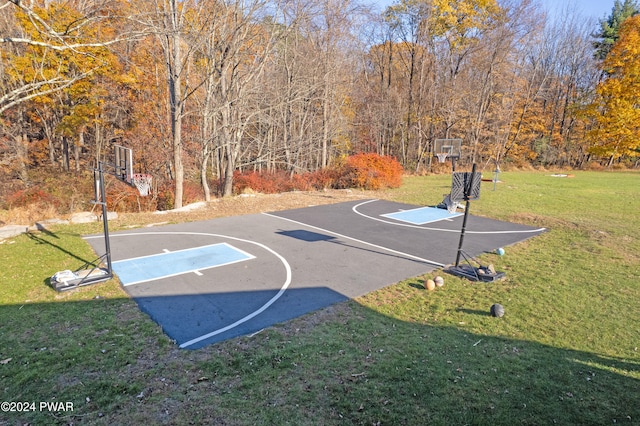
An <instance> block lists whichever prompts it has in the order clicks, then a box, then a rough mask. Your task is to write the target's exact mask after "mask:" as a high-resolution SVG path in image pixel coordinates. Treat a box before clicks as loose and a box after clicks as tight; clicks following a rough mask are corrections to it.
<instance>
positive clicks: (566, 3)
mask: <svg viewBox="0 0 640 426" xmlns="http://www.w3.org/2000/svg"><path fill="white" fill-rule="evenodd" d="M539 1H540V3H541V4H542V6H543V7H545V8H546V9H547V10H548V11H549V13H550V14H551V15H554V14H556V13H558V12H560V13H561V12H562V11H564V10H566V9H567V7H568V8H569V9H571V10H573V9H575V10H577V11H579V12H580V13H581V14H582V15H584V16H585V17H586V18H594V19H602V18H606V17H608V16H609V14H611V10H612V9H613V3H614V0H539Z"/></svg>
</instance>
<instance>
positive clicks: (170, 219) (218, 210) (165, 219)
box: [117, 189, 378, 227]
mask: <svg viewBox="0 0 640 426" xmlns="http://www.w3.org/2000/svg"><path fill="white" fill-rule="evenodd" d="M377 195H378V194H377V193H376V192H373V191H359V190H350V189H346V190H325V191H314V192H299V191H295V192H285V193H280V194H243V195H238V196H235V197H228V198H216V199H214V200H212V201H211V202H209V203H204V205H203V206H202V207H199V208H196V209H184V210H183V211H166V212H154V213H149V212H143V213H126V214H120V216H119V219H118V220H117V224H118V225H121V226H124V227H127V226H130V227H135V226H148V225H159V224H166V223H179V222H195V221H200V220H207V219H213V218H217V217H226V216H239V215H245V214H256V213H262V212H273V211H281V210H288V209H296V208H303V207H311V206H319V205H325V204H335V203H340V202H344V201H352V200H358V199H370V198H378V197H377Z"/></svg>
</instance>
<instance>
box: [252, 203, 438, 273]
mask: <svg viewBox="0 0 640 426" xmlns="http://www.w3.org/2000/svg"><path fill="white" fill-rule="evenodd" d="M262 214H263V215H265V216H270V217H275V218H277V219H281V220H286V221H288V222H292V223H296V224H298V225H302V226H306V227H308V228H312V229H316V230H318V231H322V232H326V233H328V234H333V235H336V236H338V237H340V238H346V239H347V240H351V241H355V242H357V243H360V244H364V245H367V246H371V247H375V248H378V249H381V250H385V251H388V252H391V253H394V254H399V255H401V256H405V257H408V258H411V259H415V260H419V261H421V262H424V263H429V264H431V265H435V266H439V267H443V266H446V265H445V264H443V263H439V262H436V261H434V260H428V259H423V258H421V257H418V256H414V255H412V254H409V253H403V252H401V251H398V250H393V249H390V248H388V247H383V246H379V245H377V244H373V243H368V242H366V241H362V240H359V239H357V238H352V237H348V236H346V235H342V234H339V233H337V232H333V231H329V230H328V229H323V228H320V227H317V226H313V225H309V224H306V223H303V222H298V221H297V220H293V219H288V218H286V217H281V216H275V215H272V214H270V213H262Z"/></svg>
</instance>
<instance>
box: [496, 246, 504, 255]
mask: <svg viewBox="0 0 640 426" xmlns="http://www.w3.org/2000/svg"><path fill="white" fill-rule="evenodd" d="M496 253H497V254H498V256H504V249H503V248H502V247H500V248H498V249H496Z"/></svg>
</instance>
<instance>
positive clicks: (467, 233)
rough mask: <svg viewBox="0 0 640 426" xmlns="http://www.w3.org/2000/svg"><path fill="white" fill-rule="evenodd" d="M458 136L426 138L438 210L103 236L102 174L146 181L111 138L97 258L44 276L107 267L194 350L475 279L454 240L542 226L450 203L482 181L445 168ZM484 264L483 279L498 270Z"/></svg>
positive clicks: (338, 207) (345, 213) (477, 245)
mask: <svg viewBox="0 0 640 426" xmlns="http://www.w3.org/2000/svg"><path fill="white" fill-rule="evenodd" d="M461 144H462V141H461V140H460V139H438V140H436V141H435V143H434V156H436V157H437V158H438V160H439V161H440V162H444V161H445V160H446V159H447V158H448V159H450V160H451V162H452V171H453V172H454V173H453V175H452V188H451V194H449V195H448V196H447V198H445V201H443V203H445V204H446V209H443V208H433V207H424V206H413V205H408V204H401V203H395V202H391V201H382V200H374V199H372V200H358V201H352V202H346V203H339V204H333V205H324V206H316V207H307V208H301V209H295V210H287V211H279V212H271V213H262V214H255V215H247V216H236V217H228V218H222V219H215V220H210V221H204V222H196V223H184V224H178V225H168V226H158V227H153V228H144V229H137V230H132V231H127V232H117V233H113V234H110V233H109V225H108V221H107V205H106V196H105V189H104V175H105V173H109V174H112V175H114V176H116V177H117V178H118V179H119V180H121V181H122V182H125V183H127V184H129V185H131V186H135V187H137V188H138V190H139V192H140V195H141V196H145V195H148V194H149V193H150V192H151V190H152V185H151V184H152V182H153V180H152V176H151V175H149V174H145V173H134V165H133V152H132V151H131V149H129V148H126V147H124V146H120V145H114V146H113V153H112V154H111V156H110V159H107V160H108V161H105V162H99V163H98V165H97V168H96V169H95V170H94V180H95V199H94V200H93V202H94V203H95V204H97V205H100V206H101V208H102V216H103V224H104V233H103V234H102V235H96V236H88V237H86V239H87V240H88V241H89V243H90V244H91V245H92V246H93V248H94V249H95V251H96V253H98V254H99V256H100V257H98V259H96V260H95V261H93V262H88V263H87V264H85V265H84V266H83V267H81V268H80V269H78V270H76V271H69V270H66V271H60V272H58V273H56V274H55V275H54V276H53V277H52V278H51V285H52V287H53V288H55V289H56V290H58V291H65V290H69V289H73V288H77V287H80V286H83V285H90V284H94V283H98V282H102V281H105V280H108V279H110V278H111V277H113V276H114V275H116V276H117V277H118V278H119V279H120V282H121V283H122V286H123V287H124V289H125V290H126V291H127V293H128V294H129V295H130V296H131V297H132V298H133V299H134V300H135V301H136V303H137V304H138V306H139V307H140V308H141V309H142V310H143V311H144V312H146V313H147V314H149V316H150V317H151V318H152V319H153V320H154V321H156V322H157V323H158V324H159V325H160V326H161V327H162V329H163V330H164V332H165V333H166V334H167V335H168V336H169V337H170V338H172V339H173V340H175V342H176V344H177V345H179V346H180V347H181V348H188V349H197V348H201V347H203V346H206V345H209V344H212V343H215V342H218V341H221V340H225V339H230V338H233V337H237V336H242V335H250V334H252V333H256V332H259V331H260V330H262V329H264V328H266V327H269V326H272V325H274V324H276V323H281V322H283V321H287V320H290V319H293V318H296V317H298V316H301V315H304V314H306V313H308V312H311V311H314V310H317V309H320V308H323V307H326V306H329V305H331V304H334V303H336V302H340V301H343V300H347V299H350V298H355V297H358V296H361V295H364V294H367V293H369V292H371V291H374V290H378V289H380V288H382V287H385V286H388V285H390V284H394V283H397V282H399V281H402V280H405V279H407V278H411V277H415V276H418V275H422V274H425V273H428V272H430V271H432V270H434V269H437V268H443V267H445V266H447V267H448V269H447V270H448V271H450V272H451V273H454V274H456V275H460V274H461V275H462V276H467V277H469V278H470V279H471V278H474V277H473V276H471V275H475V278H479V276H478V275H477V273H476V271H479V270H480V269H479V268H471V269H464V268H458V263H459V262H458V261H459V257H460V255H461V253H463V252H462V250H461V247H462V242H463V240H464V253H466V254H465V260H468V258H469V257H473V256H477V255H479V254H481V253H484V252H489V251H494V250H495V249H496V248H498V247H504V246H508V245H511V244H514V243H517V242H519V241H523V240H525V239H528V238H531V237H533V236H535V235H538V234H540V233H541V232H544V229H535V228H532V227H528V226H523V225H517V224H513V223H508V222H500V221H496V220H491V219H486V218H481V217H475V216H471V215H469V214H467V213H468V211H469V210H468V209H465V214H464V215H463V214H462V213H459V212H458V210H457V209H458V207H459V202H460V201H466V202H467V206H468V205H469V201H470V200H474V199H477V198H478V197H479V192H480V181H481V179H480V178H481V176H480V173H476V172H475V165H474V166H473V170H472V172H471V173H468V172H466V173H456V172H455V161H456V159H459V158H460V153H461ZM463 237H464V238H463ZM454 259H455V262H454ZM452 264H453V267H452V266H451V265H452ZM461 266H462V265H461ZM470 271H471V272H472V274H471V275H470V274H469V273H470ZM482 272H483V274H484V275H483V276H482V277H481V278H483V279H485V280H486V279H494V278H497V277H499V276H501V275H499V274H498V273H494V272H493V271H489V272H488V271H486V270H482ZM501 274H502V273H501Z"/></svg>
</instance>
